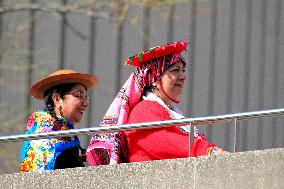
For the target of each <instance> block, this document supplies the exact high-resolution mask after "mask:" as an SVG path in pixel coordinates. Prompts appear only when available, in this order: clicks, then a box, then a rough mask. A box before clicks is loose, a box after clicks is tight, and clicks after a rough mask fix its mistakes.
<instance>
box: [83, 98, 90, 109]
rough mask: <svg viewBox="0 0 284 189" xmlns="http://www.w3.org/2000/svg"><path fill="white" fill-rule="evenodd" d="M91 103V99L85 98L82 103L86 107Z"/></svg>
mask: <svg viewBox="0 0 284 189" xmlns="http://www.w3.org/2000/svg"><path fill="white" fill-rule="evenodd" d="M89 104H90V101H89V99H87V98H86V99H84V100H82V105H83V106H84V107H85V108H87V107H88V106H89Z"/></svg>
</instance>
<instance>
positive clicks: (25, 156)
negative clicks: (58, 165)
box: [20, 111, 79, 172]
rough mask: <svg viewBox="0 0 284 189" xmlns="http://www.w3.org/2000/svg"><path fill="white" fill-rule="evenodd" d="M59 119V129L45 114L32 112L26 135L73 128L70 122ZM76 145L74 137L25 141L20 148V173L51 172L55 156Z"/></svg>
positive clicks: (52, 119)
mask: <svg viewBox="0 0 284 189" xmlns="http://www.w3.org/2000/svg"><path fill="white" fill-rule="evenodd" d="M59 119H61V120H62V127H61V128H60V126H59V124H57V123H56V122H55V120H54V118H52V117H51V115H49V114H48V113H47V112H45V111H37V112H34V113H32V114H31V115H30V116H29V118H28V122H27V131H26V134H31V133H42V132H50V131H58V130H67V129H73V128H74V127H73V125H72V123H71V122H69V121H66V120H65V119H64V118H62V117H61V118H59ZM78 145H79V139H78V137H76V136H75V137H74V139H73V140H67V138H66V137H65V138H59V139H57V138H49V139H42V140H30V141H25V142H24V143H23V147H22V153H21V165H20V171H21V172H29V171H37V172H40V171H43V170H53V169H54V166H55V160H56V158H57V156H58V155H59V154H60V153H61V152H63V151H64V150H66V149H68V148H71V147H74V146H78Z"/></svg>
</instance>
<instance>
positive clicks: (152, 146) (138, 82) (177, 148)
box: [87, 42, 223, 165]
mask: <svg viewBox="0 0 284 189" xmlns="http://www.w3.org/2000/svg"><path fill="white" fill-rule="evenodd" d="M186 47H187V43H186V42H175V43H171V44H167V45H163V46H158V47H154V48H152V49H150V50H148V51H145V52H141V53H139V54H137V55H135V56H133V57H131V58H129V59H128V60H127V61H126V64H129V65H134V66H137V68H136V70H135V71H134V72H133V73H132V74H131V76H130V78H129V79H128V80H127V81H126V83H125V84H124V86H123V87H122V89H121V90H120V92H119V93H118V95H117V97H116V98H115V100H114V101H113V103H112V104H111V106H110V108H109V110H108V111H107V113H106V115H105V117H104V118H103V121H102V123H101V125H102V126H109V125H116V124H118V125H119V124H126V123H139V122H150V121H163V120H172V119H182V118H184V116H183V115H182V113H181V112H180V110H179V109H178V108H177V106H176V104H178V103H179V101H180V96H181V95H182V90H183V87H184V82H185V77H186V76H185V68H186V62H185V60H184V58H183V57H182V56H181V52H182V51H183V50H185V48H186ZM188 143H189V126H169V127H163V128H154V129H145V130H130V131H125V132H115V133H110V134H96V135H94V136H93V138H92V140H91V143H90V145H89V147H88V150H87V160H88V162H89V164H90V165H101V164H117V163H121V162H141V161H149V160H161V159H172V158H183V157H188V156H189V154H190V156H201V155H210V154H221V153H223V150H222V149H220V148H218V147H216V146H215V145H214V144H211V143H209V142H207V141H206V139H205V137H204V136H203V135H202V134H199V133H198V131H197V130H195V132H194V142H193V144H192V145H191V149H190V152H189V149H188Z"/></svg>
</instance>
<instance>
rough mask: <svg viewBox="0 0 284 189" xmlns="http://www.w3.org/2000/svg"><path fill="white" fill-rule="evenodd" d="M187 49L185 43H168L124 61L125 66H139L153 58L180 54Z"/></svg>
mask: <svg viewBox="0 0 284 189" xmlns="http://www.w3.org/2000/svg"><path fill="white" fill-rule="evenodd" d="M186 47H187V42H186V41H179V42H174V43H169V44H166V45H161V46H156V47H153V48H151V49H149V50H147V51H144V52H140V53H138V54H136V55H134V56H132V57H130V58H129V59H127V60H126V61H125V64H128V65H132V66H140V65H141V64H142V63H143V62H147V61H149V60H151V59H153V58H158V57H161V56H165V55H169V54H174V53H181V52H182V51H184V50H185V48H186Z"/></svg>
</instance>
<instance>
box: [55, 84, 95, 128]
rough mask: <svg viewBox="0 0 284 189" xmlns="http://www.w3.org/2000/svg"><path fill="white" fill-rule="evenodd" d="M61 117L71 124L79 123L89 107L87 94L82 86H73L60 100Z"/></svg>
mask: <svg viewBox="0 0 284 189" xmlns="http://www.w3.org/2000/svg"><path fill="white" fill-rule="evenodd" d="M59 103H60V105H61V107H62V112H63V117H64V118H65V119H67V120H69V121H71V122H72V123H73V124H76V123H78V122H80V121H81V120H82V118H83V114H84V112H85V111H86V109H87V107H88V106H89V99H88V98H87V92H86V89H85V87H84V86H83V85H81V84H77V85H75V86H74V87H73V88H72V89H71V91H70V92H69V93H67V94H66V95H64V97H63V98H60V102H59Z"/></svg>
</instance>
